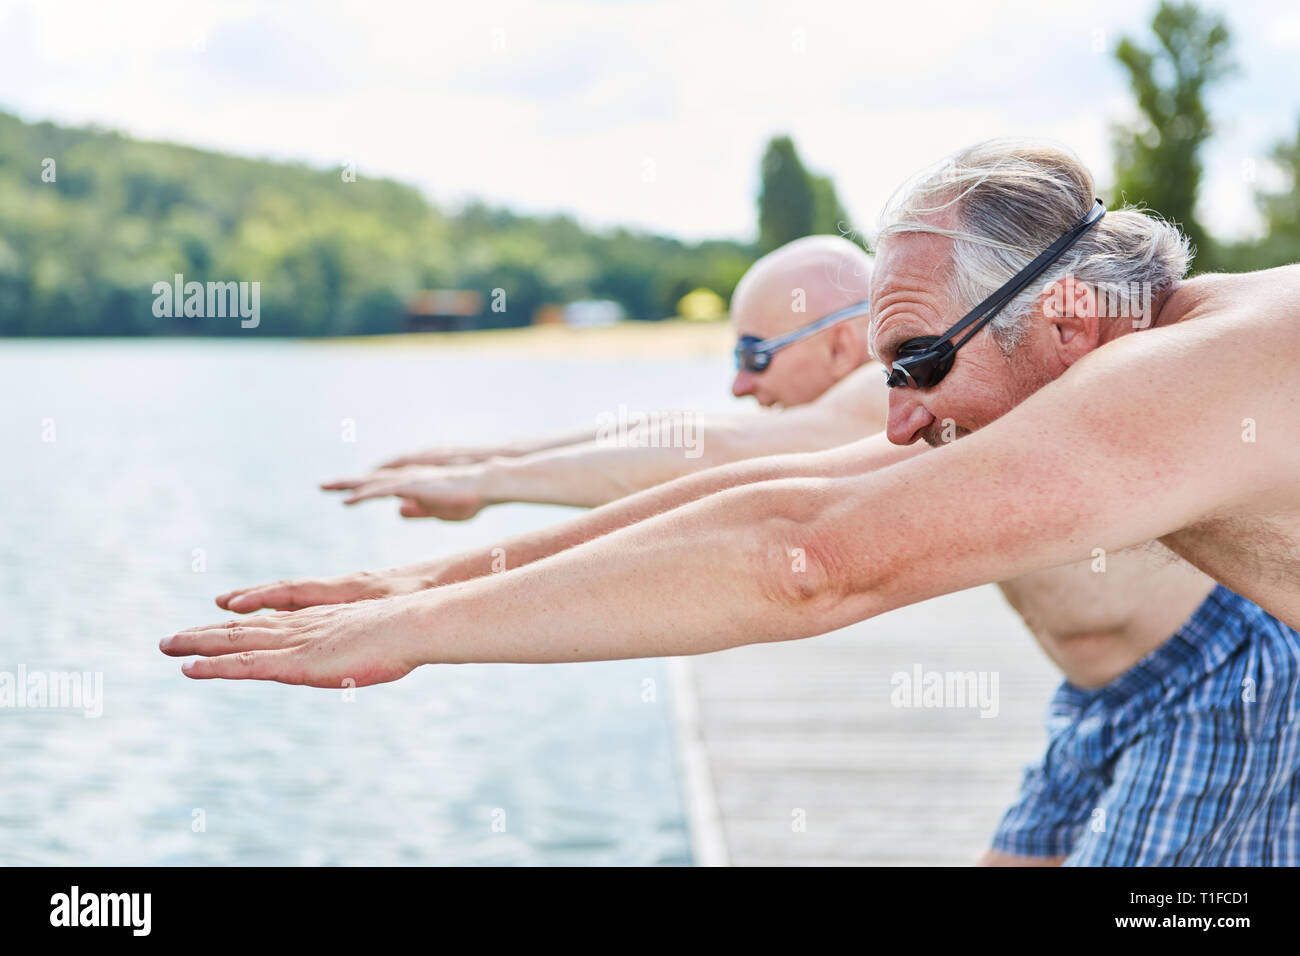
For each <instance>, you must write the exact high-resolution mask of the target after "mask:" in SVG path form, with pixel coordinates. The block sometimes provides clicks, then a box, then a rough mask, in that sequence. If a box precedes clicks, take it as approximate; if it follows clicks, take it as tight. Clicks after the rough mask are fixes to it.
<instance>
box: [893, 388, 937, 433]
mask: <svg viewBox="0 0 1300 956" xmlns="http://www.w3.org/2000/svg"><path fill="white" fill-rule="evenodd" d="M933 421H934V416H933V415H931V414H930V412H929V411H928V410H927V409H926V407H925V406H924V405H922V404H921V403H920V402H919V401H917V400H916V397H915V390H913V389H910V388H891V389H890V390H889V424H888V425H887V426H886V434H888V436H889V440H890V441H891V442H893V443H894V444H895V445H910V444H912V442H914V441H916V439H917V437H918V436H919V435H920V434H921V429H923V428H925V427H926V426H927V425H929V424H930V423H931V422H933Z"/></svg>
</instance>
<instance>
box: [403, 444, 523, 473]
mask: <svg viewBox="0 0 1300 956" xmlns="http://www.w3.org/2000/svg"><path fill="white" fill-rule="evenodd" d="M509 454H511V452H510V450H509V449H506V448H487V447H484V448H468V447H466V448H454V447H453V448H447V447H439V448H429V449H426V450H424V451H417V452H413V453H411V454H409V455H398V456H397V457H396V458H393V459H391V460H390V461H386V462H384V463H383V464H382V465H380V466H379V467H380V468H405V467H406V466H408V465H438V466H442V465H474V464H478V463H479V462H482V461H487V460H488V459H489V458H499V457H502V456H506V455H509Z"/></svg>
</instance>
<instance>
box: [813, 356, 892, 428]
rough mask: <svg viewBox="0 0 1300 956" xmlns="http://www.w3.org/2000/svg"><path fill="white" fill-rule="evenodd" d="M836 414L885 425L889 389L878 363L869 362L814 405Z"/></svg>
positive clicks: (836, 385)
mask: <svg viewBox="0 0 1300 956" xmlns="http://www.w3.org/2000/svg"><path fill="white" fill-rule="evenodd" d="M814 404H817V405H821V406H823V407H825V408H826V409H829V410H833V411H834V412H835V413H836V414H850V415H854V416H856V417H864V416H865V417H867V418H869V419H871V420H875V419H879V420H880V421H881V422H883V421H884V419H885V417H886V416H887V415H888V414H889V388H888V386H886V385H885V375H884V372H883V370H882V367H881V365H880V363H879V362H874V361H872V362H867V363H865V364H864V365H862V366H860V367H858V368H856V369H854V370H853V371H852V372H850V373H849V374H848V375H846V376H844V378H842V379H840V381H838V382H836V383H835V384H834V385H833V386H831V388H829V389H827V391H826V393H825V394H824V395H822V396H821V398H819V399H817V401H816V402H815V403H814Z"/></svg>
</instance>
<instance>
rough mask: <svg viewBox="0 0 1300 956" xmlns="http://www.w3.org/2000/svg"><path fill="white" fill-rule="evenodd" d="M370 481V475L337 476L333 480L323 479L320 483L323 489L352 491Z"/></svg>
mask: <svg viewBox="0 0 1300 956" xmlns="http://www.w3.org/2000/svg"><path fill="white" fill-rule="evenodd" d="M367 481H370V476H369V475H367V476H366V477H365V478H335V479H334V480H333V481H322V482H321V483H320V488H321V491H351V490H352V489H353V488H357V487H359V486H361V485H364V484H365V483H366V482H367Z"/></svg>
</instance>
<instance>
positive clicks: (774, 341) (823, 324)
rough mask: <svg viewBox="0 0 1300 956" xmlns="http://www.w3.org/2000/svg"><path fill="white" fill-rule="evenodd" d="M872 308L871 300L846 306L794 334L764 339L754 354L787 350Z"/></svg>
mask: <svg viewBox="0 0 1300 956" xmlns="http://www.w3.org/2000/svg"><path fill="white" fill-rule="evenodd" d="M870 308H871V301H870V300H864V301H862V302H855V303H854V304H853V305H850V306H845V307H844V308H843V309H838V310H837V311H835V312H832V313H831V314H830V315H823V316H822V317H821V318H820V319H817V320H816V321H815V322H809V323H808V324H807V325H805V326H804V327H803V328H800V329H795V330H794V331H793V332H786V333H785V334H784V335H778V336H776V337H775V338H771V339H764V340H763V344H762V346H761V347H760V348H756V349H753V351H754V352H775V351H776V350H777V349H781V348H785V347H786V346H787V345H790V344H792V343H794V342H798V341H799V340H800V339H802V338H805V337H807V336H809V335H812V334H814V333H816V332H820V331H821V330H822V329H824V328H827V327H828V326H832V325H835V324H836V323H839V322H843V321H845V320H846V319H853V318H856V317H858V316H859V315H864V314H865V313H866V312H867V311H868V310H869V309H870Z"/></svg>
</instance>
